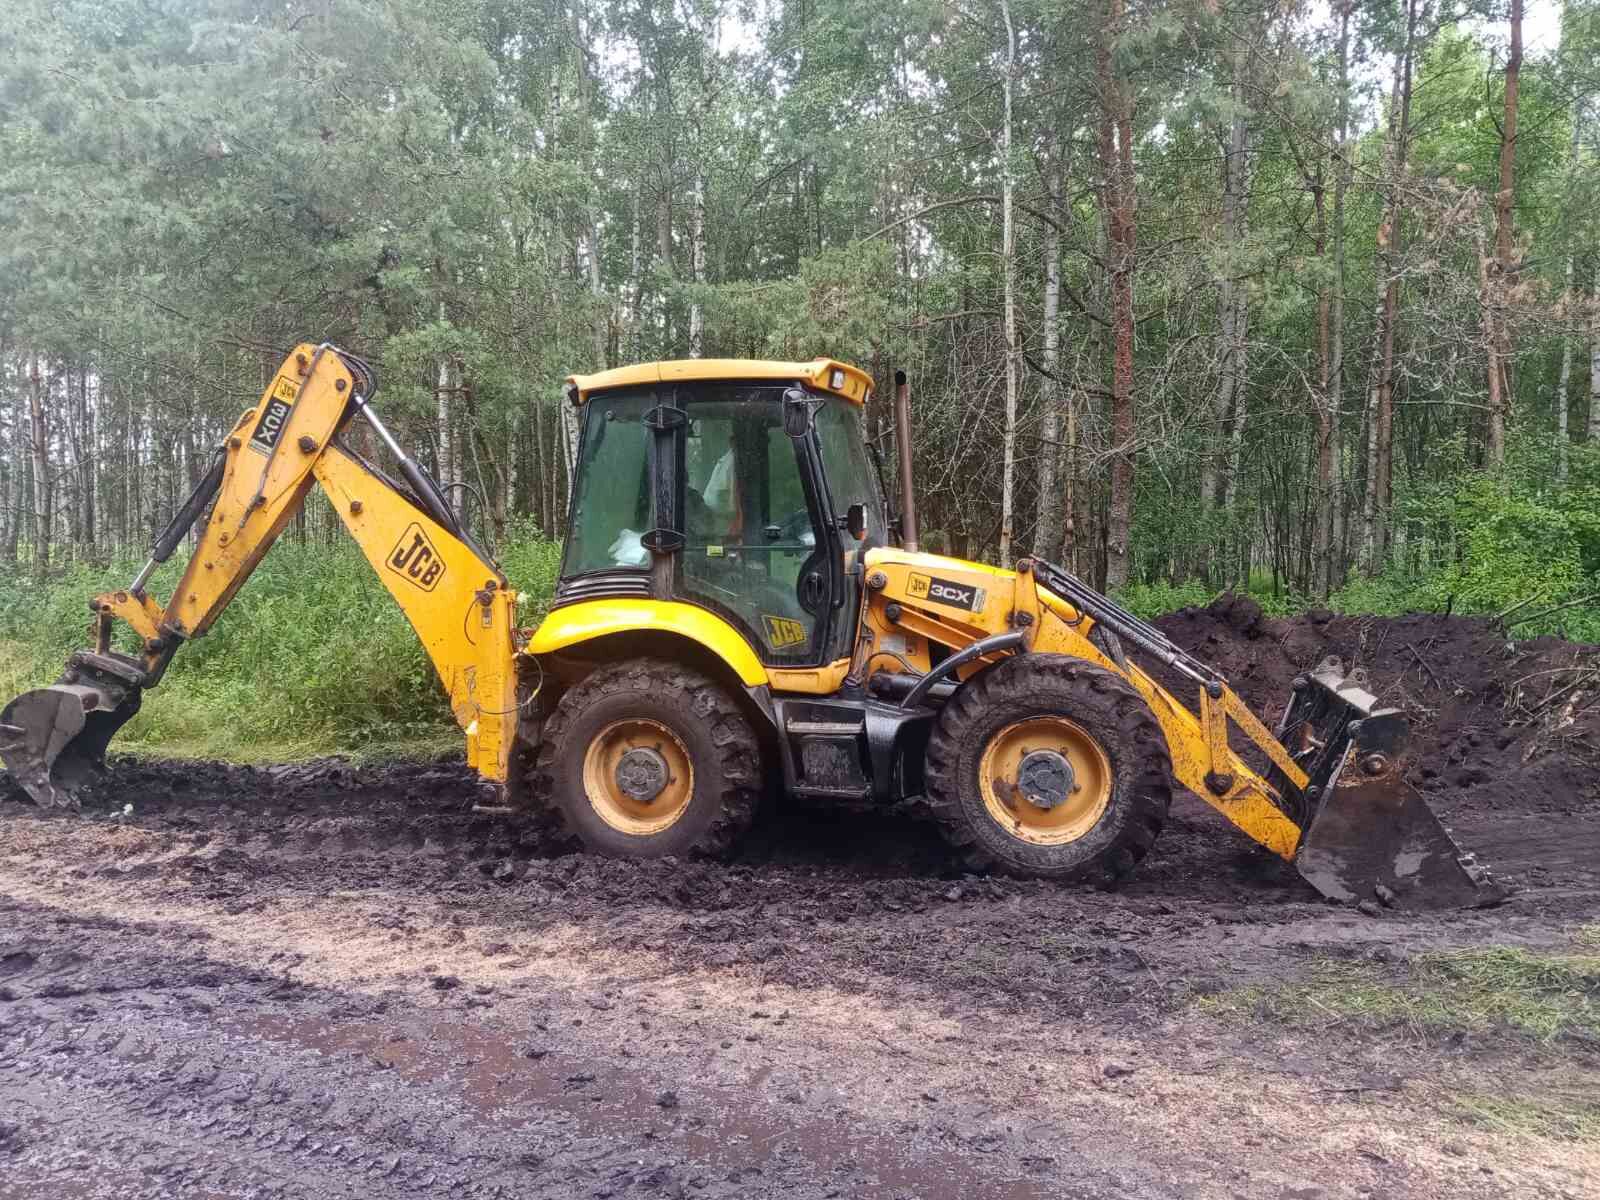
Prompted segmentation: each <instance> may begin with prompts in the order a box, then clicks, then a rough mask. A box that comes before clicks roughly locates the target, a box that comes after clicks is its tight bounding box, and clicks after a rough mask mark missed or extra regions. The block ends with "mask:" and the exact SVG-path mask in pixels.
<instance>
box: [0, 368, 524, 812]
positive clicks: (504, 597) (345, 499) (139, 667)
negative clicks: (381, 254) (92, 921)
mask: <svg viewBox="0 0 1600 1200" xmlns="http://www.w3.org/2000/svg"><path fill="white" fill-rule="evenodd" d="M374 386H375V381H374V377H373V374H372V371H371V368H370V367H368V366H367V364H365V363H364V362H362V361H361V360H360V359H358V358H355V357H354V356H352V355H348V354H345V353H344V352H342V351H340V350H338V349H336V348H334V347H332V346H329V345H322V346H312V345H301V346H298V347H296V348H295V350H294V352H293V353H291V354H290V355H289V357H288V358H286V359H285V360H284V362H283V364H282V366H280V367H279V369H278V371H277V373H276V375H275V376H274V377H273V380H272V382H271V383H270V384H269V385H268V387H267V389H266V390H265V392H264V393H263V394H262V397H261V400H260V402H259V403H258V404H257V405H256V406H255V407H254V408H251V409H249V410H247V411H246V412H245V413H244V414H242V415H241V416H240V418H239V420H238V422H237V423H236V424H235V425H234V427H233V429H232V431H231V432H230V433H229V434H228V436H227V438H226V439H225V440H224V443H223V445H222V446H221V448H220V449H219V451H218V454H217V457H216V459H215V460H214V462H213V464H212V466H211V468H210V469H209V470H208V471H207V474H206V476H205V478H204V479H203V480H202V481H201V484H200V486H199V487H198V488H197V489H196V491H195V493H194V495H193V496H191V497H190V499H189V500H188V501H187V502H186V503H185V504H184V505H183V507H182V508H181V509H180V510H179V512H178V514H177V515H176V516H175V517H174V519H173V521H172V523H171V524H170V525H168V527H167V528H166V529H165V530H164V531H163V532H162V534H161V535H160V536H159V537H158V538H157V539H156V543H155V546H154V548H153V550H152V554H151V557H150V561H149V562H148V563H147V564H146V565H145V567H144V569H143V570H141V571H140V572H139V574H138V576H137V577H136V578H135V579H134V581H133V582H132V583H131V584H130V585H129V586H128V587H127V588H125V589H120V590H118V591H115V592H108V593H105V594H103V595H100V596H96V597H95V598H94V599H93V600H92V601H90V608H91V610H92V611H93V613H94V616H95V648H94V649H93V650H90V651H79V652H78V653H77V654H75V655H73V657H72V659H71V660H70V661H69V663H68V665H67V670H66V672H65V674H64V675H63V676H62V678H61V679H60V680H59V681H58V682H57V683H56V684H55V685H53V686H52V687H48V688H41V689H38V690H36V691H33V692H27V693H24V694H23V695H22V696H19V697H18V698H17V699H16V700H14V701H13V702H12V703H11V704H10V705H8V706H7V707H6V709H5V711H4V713H3V714H0V756H3V757H4V759H5V762H6V765H7V766H8V767H9V768H10V769H11V772H12V774H13V776H14V777H15V778H16V779H17V780H18V781H19V782H20V783H21V784H22V786H23V787H24V788H26V789H27V791H28V792H29V793H30V794H32V795H33V797H34V798H35V799H36V800H38V801H39V802H41V803H55V804H62V803H70V802H71V797H72V793H73V791H74V790H75V789H76V787H77V786H78V785H79V784H81V783H82V782H83V781H84V779H85V778H86V777H87V775H88V774H89V773H90V772H91V771H93V770H94V769H95V768H96V767H98V766H99V765H100V764H101V763H102V761H103V757H104V754H105V749H106V744H107V743H108V742H109V740H110V738H111V736H112V735H113V734H114V733H115V732H116V730H117V729H118V728H120V727H121V726H122V725H123V724H124V723H125V722H126V721H127V720H129V719H130V718H131V717H132V716H133V714H134V713H135V712H136V711H137V710H138V707H139V698H140V694H141V693H142V692H143V690H144V689H146V688H150V687H154V686H156V685H157V684H158V683H159V682H160V680H161V677H162V675H163V673H164V672H165V670H166V668H167V664H168V663H169V662H170V661H171V659H172V656H173V655H174V654H175V653H176V652H177V650H178V649H179V648H180V647H181V646H182V645H183V643H184V642H186V641H188V640H190V639H191V638H197V637H202V636H204V635H205V633H206V632H207V631H208V630H209V629H210V628H211V626H212V624H213V623H214V622H215V621H216V619H217V617H218V616H219V615H220V614H221V613H222V611H223V609H225V608H226V607H227V606H228V602H229V601H230V600H232V599H233V597H234V595H235V594H236V593H237V592H238V590H239V588H240V587H241V586H243V584H244V582H245V580H247V579H248V578H249V577H250V573H251V572H252V571H253V570H255V567H256V565H257V564H258V563H259V562H260V561H261V559H262V558H263V557H264V556H265V555H266V553H267V551H268V550H270V549H271V548H272V544H273V543H274V542H275V541H276V540H277V538H278V536H279V535H280V534H281V533H282V532H283V529H284V527H285V526H286V525H287V524H288V523H289V521H290V520H292V519H293V518H294V516H295V514H296V513H297V512H299V511H300V508H301V506H302V505H303V504H304V503H305V500H306V496H307V494H308V493H309V492H310V491H311V489H312V486H313V485H314V484H320V485H321V487H322V490H323V491H324V492H325V493H326V494H327V496H328V499H329V501H330V502H331V503H332V504H333V508H334V511H335V512H336V513H337V514H338V515H339V519H340V520H341V521H343V522H344V525H345V527H346V528H347V529H348V530H349V531H350V533H351V536H352V537H354V538H355V541H356V544H357V545H358V546H360V547H361V551H362V553H363V554H364V555H365V556H366V559H367V561H368V562H369V563H371V564H372V568H373V570H374V571H375V572H376V573H377V575H378V578H379V579H381V580H382V581H383V584H384V586H385V587H386V588H387V589H388V590H389V593H390V595H392V596H393V597H394V598H395V601H396V602H397V603H398V604H399V605H400V608H401V610H402V611H403V612H404V613H405V615H406V618H407V620H409V621H410V623H411V626H412V628H413V629H415V630H416V632H417V636H418V637H419V638H420V639H421V641H422V644H423V647H424V648H425V649H426V650H427V652H428V657H429V658H430V659H431V660H432V662H433V665H434V668H435V670H437V671H438V674H439V678H440V679H441V680H442V681H443V683H444V686H445V690H446V692H447V693H448V694H449V697H450V707H451V710H452V712H453V713H454V714H455V719H456V721H457V723H458V724H459V725H460V726H461V728H462V730H463V731H464V733H465V734H466V739H467V757H468V761H469V763H470V764H471V765H472V766H473V767H474V768H475V769H477V770H478V772H479V773H480V774H481V775H482V776H483V777H484V778H486V779H488V780H491V781H493V782H495V783H503V782H505V780H506V778H507V775H508V771H509V764H510V758H511V751H512V743H513V739H514V736H515V732H516V722H517V712H518V705H517V678H516V652H517V651H516V643H515V637H514V633H513V630H514V628H515V618H516V603H517V598H516V593H515V592H514V591H513V590H512V589H511V588H510V587H509V586H508V585H507V581H506V578H505V576H504V575H502V574H501V573H500V570H499V568H498V567H496V566H495V565H494V564H493V563H492V562H491V561H490V559H489V558H488V556H487V555H486V554H484V553H483V552H482V551H481V550H480V549H479V548H478V547H477V546H476V545H474V544H473V542H472V541H471V539H470V537H469V536H468V535H467V534H466V533H465V532H464V530H463V529H462V527H461V524H460V522H459V520H458V519H457V518H456V515H455V514H454V512H452V511H451V509H450V507H449V505H448V504H447V503H445V501H444V499H443V496H442V495H441V493H440V492H439V490H438V488H437V486H436V485H435V484H434V483H433V481H432V480H431V479H430V478H428V476H427V474H426V473H425V472H423V471H422V469H421V468H420V467H419V466H417V464H416V463H415V462H413V461H412V460H411V459H410V458H409V457H408V456H406V455H405V454H404V452H403V451H402V450H401V449H400V447H399V446H398V444H397V443H396V442H395V441H394V439H393V438H392V437H391V436H390V434H389V431H388V430H387V429H386V428H384V426H383V424H382V422H381V421H379V420H378V418H377V416H376V414H374V413H373V412H372V411H371V408H370V406H369V402H370V399H371V395H372V391H373V390H374ZM358 413H359V414H361V415H362V416H363V417H364V418H365V419H366V420H367V421H368V422H369V423H370V424H371V425H372V427H373V428H374V429H375V430H376V432H377V433H378V435H379V437H380V438H381V439H382V440H383V441H384V443H385V444H386V445H388V446H389V447H390V448H391V450H393V451H394V453H395V454H396V456H397V458H398V459H399V462H400V469H401V474H402V475H403V476H404V478H405V481H406V485H407V486H406V488H405V489H403V488H402V486H401V485H399V484H397V483H395V482H394V481H392V480H390V479H389V478H388V477H386V476H385V475H384V474H383V473H382V472H381V471H379V470H378V469H377V468H376V467H374V466H373V465H371V464H370V463H368V462H367V461H366V460H365V459H363V458H362V457H361V456H360V455H359V454H357V453H356V451H355V450H354V449H352V448H351V447H350V446H349V445H348V444H347V443H346V442H345V441H344V440H343V438H342V437H341V434H342V433H343V431H344V430H345V429H346V428H347V426H348V425H349V423H350V422H351V420H352V419H353V418H354V417H355V415H356V414H358ZM407 490H409V493H410V494H407ZM208 505H209V508H210V511H209V515H206V509H207V506H208ZM202 518H203V521H202ZM197 526H198V535H197V538H196V541H195V547H194V551H193V553H192V554H191V555H190V557H189V562H188V565H187V566H186V567H185V569H184V572H183V575H182V576H181V577H180V579H179V580H178V583H177V585H176V587H175V588H174V590H173V593H172V596H171V598H170V599H169V600H168V602H167V603H166V604H165V605H162V604H161V603H159V602H158V601H157V600H155V599H154V598H153V597H152V596H150V595H149V594H148V592H146V590H145V587H146V585H147V583H148V581H149V579H150V577H151V575H152V574H153V573H154V571H155V569H156V567H157V566H158V565H159V564H160V563H162V562H164V561H166V559H167V558H168V557H169V556H170V555H171V554H172V553H173V551H174V550H176V549H177V547H178V546H179V545H180V544H181V542H182V540H183V538H184V537H185V536H187V535H188V534H189V533H190V531H191V530H192V529H195V528H196V527H197ZM119 620H120V621H121V622H122V623H124V624H126V625H127V626H128V627H129V628H131V629H132V630H133V631H134V632H135V633H136V634H137V635H138V637H139V642H140V645H139V650H138V652H137V653H136V654H133V655H125V654H120V653H117V652H116V651H114V650H113V649H112V640H113V638H112V635H113V631H114V628H115V624H116V622H117V621H119ZM267 699H270V696H269V697H267ZM360 702H361V697H352V703H360Z"/></svg>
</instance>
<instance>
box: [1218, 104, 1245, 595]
mask: <svg viewBox="0 0 1600 1200" xmlns="http://www.w3.org/2000/svg"><path fill="white" fill-rule="evenodd" d="M1239 99H1240V102H1241V103H1242V102H1243V99H1244V97H1243V92H1242V89H1241V94H1240V97H1239ZM1235 124H1236V125H1237V127H1238V137H1237V142H1236V143H1232V135H1231V134H1230V143H1231V144H1237V146H1238V153H1237V155H1236V156H1234V180H1233V190H1234V212H1233V230H1232V235H1231V236H1232V237H1233V239H1234V245H1235V247H1236V248H1237V247H1239V246H1241V245H1243V243H1244V241H1245V240H1246V239H1247V238H1248V237H1249V236H1250V212H1249V207H1248V197H1249V190H1250V132H1249V129H1248V128H1247V127H1246V125H1245V122H1244V119H1243V117H1242V116H1241V117H1238V118H1236V120H1235ZM1232 298H1233V306H1234V311H1233V322H1232V328H1233V354H1232V359H1231V362H1230V364H1229V369H1228V384H1229V386H1228V399H1229V403H1230V410H1231V415H1230V418H1229V419H1230V421H1231V425H1230V426H1229V429H1228V459H1227V465H1226V469H1225V471H1224V473H1223V476H1222V497H1221V501H1222V507H1223V509H1225V510H1226V511H1227V512H1229V513H1232V512H1233V507H1234V502H1235V499H1236V497H1237V496H1238V493H1239V470H1240V466H1241V457H1242V451H1243V448H1244V421H1245V411H1246V410H1245V387H1246V384H1247V383H1248V381H1249V378H1250V375H1249V368H1250V294H1249V290H1248V289H1247V288H1245V287H1243V286H1240V285H1238V284H1235V286H1234V288H1233V297H1232ZM1243 570H1244V574H1245V576H1246V577H1248V576H1249V567H1248V564H1246V565H1245V567H1244V568H1243Z"/></svg>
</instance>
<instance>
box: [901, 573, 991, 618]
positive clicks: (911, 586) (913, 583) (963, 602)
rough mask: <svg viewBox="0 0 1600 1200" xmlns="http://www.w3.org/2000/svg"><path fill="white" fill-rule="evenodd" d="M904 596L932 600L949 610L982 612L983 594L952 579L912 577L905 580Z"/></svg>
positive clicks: (971, 586)
mask: <svg viewBox="0 0 1600 1200" xmlns="http://www.w3.org/2000/svg"><path fill="white" fill-rule="evenodd" d="M906 595H907V596H908V597H909V598H910V599H912V600H932V601H933V602H934V603H935V604H948V605H949V606H950V607H951V608H964V609H966V610H967V611H968V612H982V611H983V600H984V592H983V589H982V588H981V587H978V586H976V585H975V584H970V583H959V582H957V581H956V580H953V579H940V578H939V577H938V576H936V575H912V576H911V577H910V579H908V580H907V587H906Z"/></svg>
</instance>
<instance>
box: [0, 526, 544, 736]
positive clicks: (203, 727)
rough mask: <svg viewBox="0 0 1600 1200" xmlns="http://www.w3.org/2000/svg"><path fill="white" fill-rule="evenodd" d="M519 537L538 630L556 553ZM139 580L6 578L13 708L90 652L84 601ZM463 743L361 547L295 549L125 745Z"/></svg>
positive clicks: (238, 601) (522, 573)
mask: <svg viewBox="0 0 1600 1200" xmlns="http://www.w3.org/2000/svg"><path fill="white" fill-rule="evenodd" d="M517 534H518V537H517V539H516V540H514V541H512V542H511V543H510V544H509V545H508V546H507V547H506V548H505V552H504V554H503V561H504V569H505V571H506V574H507V576H508V578H510V579H511V581H512V584H513V586H515V587H517V588H519V589H521V590H523V591H524V592H526V593H527V594H528V604H527V605H526V607H525V608H524V609H523V610H522V619H523V620H524V621H526V622H528V623H530V624H532V623H536V622H537V620H538V618H539V617H540V616H541V615H542V614H543V612H544V610H545V608H546V606H547V605H548V603H549V597H550V594H551V592H552V590H553V587H554V580H555V574H556V569H557V565H558V563H559V557H560V548H559V547H558V546H555V545H552V544H551V543H548V542H541V541H538V540H536V539H534V538H532V537H530V536H529V531H528V530H527V529H525V528H522V529H518V530H517ZM178 557H181V555H180V556H178ZM175 568H176V564H171V565H169V566H168V567H167V568H164V569H163V571H162V572H161V573H160V574H158V576H157V578H156V580H155V581H154V582H153V583H152V585H151V589H152V591H153V592H154V593H156V594H158V595H159V594H164V587H170V585H171V582H172V577H173V576H174V574H175ZM135 570H137V564H136V563H134V562H131V561H125V562H117V563H114V564H112V565H111V566H110V567H107V568H105V569H95V568H90V567H84V566H79V567H75V568H73V569H72V570H69V571H67V572H64V573H62V574H60V575H56V576H53V577H52V578H51V579H50V580H49V581H47V582H46V583H43V584H40V583H37V582H35V581H34V580H33V579H32V578H31V577H30V576H26V575H19V574H16V573H11V572H6V573H0V691H3V692H4V693H5V695H6V697H8V698H9V697H10V696H12V695H15V694H16V693H17V692H20V691H22V690H24V689H26V688H30V687H39V686H41V685H43V684H47V683H50V682H52V681H54V679H55V678H56V676H57V675H58V674H59V673H60V671H61V666H62V664H63V662H65V660H66V657H67V655H68V654H69V653H70V652H71V651H72V650H74V649H78V648H81V647H82V646H84V645H86V644H88V640H89V637H90V630H89V622H88V618H87V610H86V608H85V602H86V601H87V599H88V598H89V597H90V596H92V595H94V594H96V593H97V592H101V591H105V590H107V589H109V588H112V587H118V586H122V585H125V584H126V583H127V580H128V578H129V576H131V575H132V574H133V572H134V571H135ZM456 744H457V735H456V733H455V723H454V721H453V719H452V718H451V716H450V711H449V707H448V705H447V704H446V702H445V696H444V690H443V688H442V687H441V686H440V683H439V680H438V678H437V676H436V675H435V674H434V670H433V666H432V664H431V663H430V662H429V661H428V658H427V655H426V654H425V653H424V651H423V649H422V646H421V643H419V642H418V641H417V637H416V634H415V633H413V632H412V629H411V626H410V625H409V624H408V623H407V621H406V619H405V616H404V615H403V614H402V613H401V611H400V609H399V607H398V606H397V605H396V604H395V603H394V601H393V599H392V598H391V597H390V596H389V594H388V592H386V591H385V590H384V588H383V585H382V584H381V583H380V582H379V581H378V579H377V578H376V577H375V576H374V575H373V573H372V569H371V567H370V566H368V564H367V562H366V560H365V559H364V558H363V557H362V556H361V553H360V551H359V550H358V549H357V548H356V547H355V546H354V545H351V544H348V543H341V544H338V545H336V546H332V547H328V546H318V545H299V544H295V543H294V542H292V541H290V540H288V539H285V540H284V542H282V543H280V544H279V545H278V546H276V547H275V548H274V549H273V551H272V553H271V554H269V555H268V556H267V558H266V559H264V560H263V562H262V564H261V566H260V567H258V568H257V569H256V572H255V574H253V575H252V576H251V577H250V580H249V582H248V583H247V584H246V585H245V586H244V588H243V589H241V591H240V592H239V594H238V596H237V597H235V599H234V601H233V602H232V604H230V605H229V607H228V609H227V610H226V611H225V612H224V613H223V615H222V616H221V617H220V618H219V619H218V621H217V624H216V625H215V626H214V627H213V629H212V631H211V633H210V635H209V636H207V637H205V638H201V639H198V640H196V641H194V642H192V643H190V644H188V645H186V646H184V647H183V648H182V649H181V650H180V651H179V652H178V654H177V656H176V657H175V658H174V659H173V663H172V667H171V668H170V669H169V671H168V672H167V676H166V678H165V679H164V680H163V681H162V683H161V685H160V687H159V688H158V689H157V690H155V691H153V692H151V693H150V694H149V695H147V696H146V700H145V704H144V707H143V708H142V709H141V711H140V713H139V715H138V716H137V717H136V718H135V719H134V720H133V721H132V722H130V723H129V725H128V726H127V727H126V728H125V729H124V730H123V732H122V733H121V735H119V738H118V742H117V745H118V746H119V747H121V748H124V749H148V750H157V749H159V750H161V751H164V752H167V753H196V754H205V755H207V756H212V757H215V756H219V755H220V756H223V757H233V758H241V757H242V758H260V757H275V756H284V757H304V756H306V755H309V754H316V753H326V752H331V751H335V750H339V751H348V752H355V753H362V752H374V751H379V750H389V749H394V748H396V747H415V746H430V747H431V746H436V745H438V746H454V745H456Z"/></svg>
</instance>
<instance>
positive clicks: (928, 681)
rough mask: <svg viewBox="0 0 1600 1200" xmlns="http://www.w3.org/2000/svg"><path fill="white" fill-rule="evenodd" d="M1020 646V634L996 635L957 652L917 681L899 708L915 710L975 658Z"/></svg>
mask: <svg viewBox="0 0 1600 1200" xmlns="http://www.w3.org/2000/svg"><path fill="white" fill-rule="evenodd" d="M1021 645H1022V635H1021V634H1020V633H997V634H995V635H994V636H993V637H986V638H982V639H980V640H979V641H976V642H973V643H972V645H970V646H964V647H962V648H961V649H960V650H957V651H956V652H955V653H954V654H952V655H951V656H950V657H949V658H947V659H945V660H944V661H943V662H941V663H940V664H939V665H938V666H937V667H935V668H934V669H933V670H931V671H929V672H928V673H927V674H926V675H924V676H923V677H922V678H921V679H919V680H917V686H916V687H914V688H912V689H911V690H910V691H909V692H907V693H906V698H905V699H904V700H902V701H900V707H901V708H915V707H917V705H918V704H920V703H922V699H923V697H924V696H926V695H927V694H928V693H929V692H931V691H932V690H933V685H934V684H936V683H938V682H939V681H940V680H941V679H944V678H945V677H946V676H948V675H950V674H951V673H952V672H954V671H955V670H957V669H958V668H960V667H964V666H966V665H967V664H968V663H969V662H971V661H972V660H973V659H975V658H982V657H983V656H984V655H985V654H994V653H995V652H997V651H1000V650H1014V649H1016V648H1018V647H1019V646H1021Z"/></svg>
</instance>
